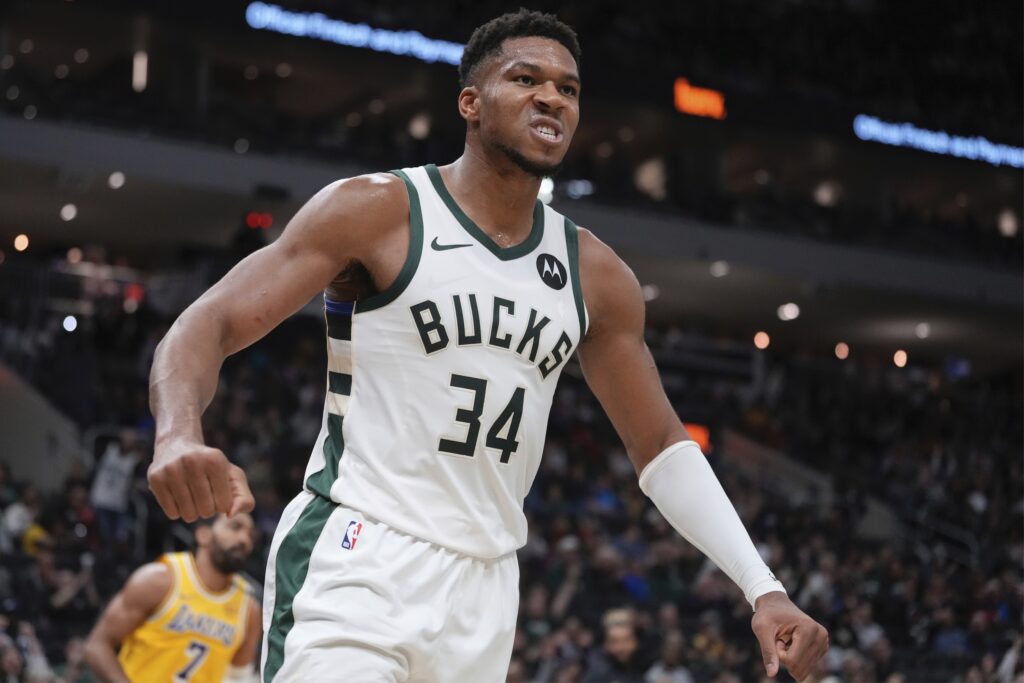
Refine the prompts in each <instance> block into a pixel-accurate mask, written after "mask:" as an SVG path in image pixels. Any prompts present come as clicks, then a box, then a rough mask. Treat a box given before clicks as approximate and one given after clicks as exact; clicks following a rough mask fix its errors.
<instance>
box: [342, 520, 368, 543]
mask: <svg viewBox="0 0 1024 683" xmlns="http://www.w3.org/2000/svg"><path fill="white" fill-rule="evenodd" d="M362 530H363V524H362V522H357V521H356V520H354V519H353V520H352V521H351V522H349V523H348V528H347V529H345V538H343V539H341V547H342V548H344V549H345V550H354V549H355V547H356V541H358V540H359V532H360V531H362Z"/></svg>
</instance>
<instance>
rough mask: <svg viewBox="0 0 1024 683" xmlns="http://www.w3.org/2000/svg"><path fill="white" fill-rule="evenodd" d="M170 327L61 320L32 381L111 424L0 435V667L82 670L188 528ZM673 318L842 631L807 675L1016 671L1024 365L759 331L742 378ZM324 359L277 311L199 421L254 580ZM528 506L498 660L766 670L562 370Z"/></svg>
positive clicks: (318, 343) (691, 401) (618, 676)
mask: <svg viewBox="0 0 1024 683" xmlns="http://www.w3.org/2000/svg"><path fill="white" fill-rule="evenodd" d="M166 325H167V321H166V320H163V319H162V318H161V316H159V315H157V314H155V313H154V312H152V311H149V310H147V307H146V306H145V305H143V307H142V308H141V309H139V310H138V311H136V312H135V313H134V314H132V315H129V314H126V313H124V312H123V310H121V311H116V310H115V309H113V308H111V309H110V310H109V311H107V312H106V313H105V314H103V313H97V315H96V316H95V317H94V319H93V320H92V321H91V322H90V321H85V322H83V324H82V326H81V327H80V328H79V329H78V330H77V331H76V333H75V334H73V335H67V334H65V335H59V336H58V337H57V339H67V338H73V337H77V339H76V341H74V342H73V343H74V345H75V346H74V348H73V349H69V348H64V347H59V346H58V347H55V348H56V349H57V350H56V351H55V353H57V354H60V355H64V356H65V357H64V359H63V362H65V363H75V362H76V361H77V359H78V357H79V355H81V354H85V355H89V356H91V361H90V362H91V368H92V370H91V371H90V374H89V375H88V380H87V381H88V383H89V385H90V391H88V392H85V393H83V394H76V393H75V392H66V393H65V394H61V395H60V396H58V395H57V394H55V393H53V392H54V391H56V390H58V389H60V388H61V387H59V386H56V385H53V386H50V385H47V384H46V383H45V382H42V383H40V384H39V387H40V389H42V390H43V391H45V392H48V393H50V395H51V396H52V397H55V398H56V402H57V403H58V404H60V405H62V407H63V409H64V410H65V411H66V412H67V413H68V414H70V415H75V416H77V418H76V419H78V421H79V424H80V425H81V426H83V427H96V426H97V425H105V427H102V428H99V429H94V430H92V432H91V433H93V434H95V435H96V436H94V437H93V440H92V441H91V442H89V443H86V444H84V446H83V450H82V452H81V453H80V454H79V455H78V456H77V457H75V458H74V459H73V460H74V462H72V463H70V465H69V469H68V473H67V476H66V478H65V480H64V481H63V483H62V484H61V485H60V486H57V487H54V488H53V489H51V490H48V491H45V492H43V491H40V489H39V488H38V486H37V485H35V484H33V483H31V482H27V481H25V480H24V479H22V478H21V475H19V471H18V463H19V462H20V461H21V459H22V458H30V457H35V455H36V454H10V455H6V454H5V458H4V461H3V465H2V466H0V634H2V635H0V665H2V671H3V676H5V677H6V678H3V677H0V681H2V682H3V683H14V682H18V683H21V682H25V681H30V682H32V683H43V682H47V683H52V682H55V681H62V682H71V681H87V680H90V678H89V673H88V672H87V671H85V670H84V669H83V664H82V659H81V642H82V641H81V639H82V637H83V636H84V635H85V634H86V633H87V632H88V630H89V628H90V627H91V625H92V623H93V622H94V620H95V618H96V616H97V614H98V611H99V610H100V609H101V607H102V605H103V604H104V602H105V601H106V600H107V599H109V597H110V596H111V595H112V594H113V593H114V592H115V591H116V590H117V589H119V588H120V586H121V585H122V583H123V581H124V579H125V578H126V577H127V575H128V574H129V573H130V572H131V570H132V569H133V568H134V567H136V566H138V565H139V564H141V563H142V562H145V561H147V560H149V559H152V558H153V557H155V556H156V555H157V554H158V553H159V552H161V551H164V550H168V549H172V548H180V547H182V544H183V543H184V542H186V541H187V533H186V532H185V530H184V529H183V528H182V527H181V526H180V525H176V524H170V523H168V522H167V521H166V520H165V519H164V517H163V516H162V515H161V514H160V513H159V510H158V509H157V508H156V507H155V503H154V502H153V499H152V497H151V496H149V495H148V494H147V492H146V487H145V468H146V465H147V462H148V458H149V454H150V448H151V446H150V444H149V443H148V442H147V439H149V438H150V435H151V429H152V420H151V418H150V416H149V413H148V409H147V406H146V402H145V396H146V375H147V370H148V366H149V362H150V360H151V356H152V352H153V348H154V347H155V343H156V341H157V340H158V339H159V337H160V335H161V334H162V333H163V331H164V330H165V329H166ZM0 333H2V330H0ZM685 339H686V335H683V334H681V333H680V332H679V331H678V330H658V331H651V333H650V335H649V343H650V345H651V347H652V349H654V351H655V353H656V355H657V357H658V359H659V362H660V363H661V365H662V369H663V374H664V381H665V386H666V390H667V391H668V393H669V396H670V398H671V399H672V401H673V404H674V406H675V408H676V409H677V411H678V412H679V414H680V415H682V416H684V418H686V419H687V420H688V421H695V422H700V423H702V424H705V425H706V426H708V428H709V429H710V433H711V435H712V439H711V447H710V448H709V449H708V451H709V457H710V458H711V459H712V464H713V465H714V467H715V468H716V471H717V472H718V474H719V476H720V478H721V479H722V480H723V483H724V485H725V488H726V490H727V491H728V492H729V494H730V496H731V498H732V500H733V502H734V504H735V505H736V507H737V509H738V510H739V512H740V515H741V517H742V518H743V520H744V521H745V523H746V524H747V527H748V529H749V530H750V532H751V535H752V536H753V537H754V539H755V540H756V542H757V543H758V546H759V549H760V551H761V552H762V554H763V555H764V557H765V559H766V560H767V561H768V563H769V564H770V565H771V566H772V568H773V570H774V571H775V573H776V575H778V576H779V578H780V579H781V580H782V581H783V583H784V584H785V585H786V586H787V589H788V591H789V593H790V595H791V596H792V597H793V599H794V600H795V601H796V602H797V604H798V605H800V606H801V607H803V608H804V609H805V610H807V611H808V612H809V613H810V614H811V615H812V616H813V617H814V618H816V619H817V620H819V621H820V622H821V623H823V624H824V625H825V626H826V627H828V628H829V630H830V632H831V638H832V648H831V650H830V652H829V654H828V656H827V657H826V659H825V660H823V661H822V664H821V666H820V668H819V670H818V671H817V672H816V673H815V675H814V680H815V681H818V682H819V683H826V682H827V683H862V682H867V681H885V682H886V683H918V682H927V681H942V682H943V683H945V682H952V681H962V682H964V683H967V682H970V683H1019V682H1020V681H1024V673H1022V672H1024V659H1022V653H1021V631H1022V623H1021V615H1022V609H1024V604H1022V597H1024V577H1022V562H1024V540H1022V535H1021V520H1022V515H1024V481H1022V471H1021V463H1020V459H1019V454H1020V451H1019V446H1020V443H1021V425H1020V420H1019V416H1020V414H1021V412H1022V411H1021V408H1022V405H1021V396H1022V390H1021V384H1020V378H1019V376H1018V375H1017V373H1016V372H1014V373H1012V374H1011V375H1010V376H1006V377H994V378H989V379H985V380H975V381H968V380H959V381H954V380H952V379H949V378H948V377H946V376H944V375H943V374H942V373H941V372H939V371H931V370H925V369H914V368H907V369H904V370H896V369H894V368H881V367H869V366H860V365H854V364H853V362H852V361H849V362H847V363H840V362H839V361H836V360H834V359H831V360H830V361H828V362H826V361H824V360H819V361H812V360H806V359H804V360H801V359H800V358H798V357H796V356H783V357H774V356H772V355H770V354H761V355H760V356H758V359H757V362H758V363H759V364H760V369H759V370H758V371H757V372H754V373H752V374H751V375H749V376H742V377H738V376H735V375H729V376H721V375H717V374H714V373H710V372H709V373H701V372H680V371H677V370H675V369H674V365H673V363H672V354H673V353H674V352H675V351H677V350H679V349H680V348H682V347H681V345H682V344H684V340H685ZM61 343H64V342H61ZM45 352H46V351H45V349H44V350H42V351H40V353H45ZM323 359H324V349H323V330H322V321H320V320H318V319H317V318H315V317H312V316H310V317H305V316H298V317H295V318H292V319H290V320H289V321H287V322H286V323H285V324H284V325H283V326H282V327H281V328H279V329H278V330H275V331H274V332H273V333H272V334H271V335H270V336H268V337H267V338H266V339H265V340H264V341H262V342H261V343H260V344H258V345H256V346H254V347H252V348H250V349H248V350H246V351H244V352H242V353H240V354H238V355H236V356H233V357H231V358H229V359H228V361H227V362H226V364H225V366H224V369H223V372H222V376H221V377H222V379H221V385H220V389H219V391H218V393H217V395H216V398H215V399H214V401H213V403H212V405H211V406H210V408H209V409H208V411H207V413H206V415H205V418H204V433H205V435H206V438H207V440H208V441H209V443H210V444H211V445H213V446H217V447H220V448H222V449H224V451H225V452H226V453H227V454H228V455H229V456H230V457H231V458H232V459H233V460H234V461H236V462H238V463H239V464H240V465H242V466H243V467H244V468H245V470H246V472H247V474H248V477H249V481H250V484H251V486H252V489H253V491H254V494H255V497H256V500H257V508H256V512H255V520H256V523H257V528H258V530H259V535H260V541H259V543H258V544H257V551H256V552H255V553H254V554H253V557H252V558H251V559H250V563H249V565H248V567H247V572H248V573H249V575H250V576H251V578H252V579H253V580H254V582H256V583H257V584H259V583H260V582H261V580H262V576H263V568H264V564H265V557H266V552H267V550H268V546H269V540H270V538H271V535H272V533H273V530H274V528H275V527H276V524H277V520H278V518H279V516H280V514H281V510H282V508H283V506H284V504H285V503H286V502H287V501H288V500H289V499H290V498H291V497H292V496H293V495H294V494H295V492H296V491H297V490H298V489H299V487H300V486H301V481H302V474H303V471H304V468H305V464H306V460H307V458H308V454H309V450H310V448H311V446H312V444H313V442H314V440H315V436H316V434H317V432H318V430H319V427H320V418H321V410H322V401H323V394H324V381H323V372H324V370H323V363H324V360H323ZM44 360H45V359H44ZM53 360H54V362H55V361H56V356H54V358H53ZM78 403H89V404H91V405H90V406H89V407H81V406H78V407H76V405H77V404H78ZM727 432H737V433H742V434H744V435H746V436H748V437H750V438H753V439H754V440H755V441H756V442H758V443H760V444H762V445H764V446H767V447H770V448H772V449H776V450H777V451H779V452H782V453H785V454H786V455H788V456H790V457H791V458H793V459H794V460H796V461H798V462H801V463H804V464H805V465H807V466H809V467H811V468H814V469H815V470H816V471H819V472H821V473H823V474H826V475H828V476H829V477H831V486H832V488H833V494H834V495H833V496H831V498H830V499H829V501H830V502H825V500H824V499H816V498H815V497H802V498H797V497H793V498H790V497H787V496H783V495H779V494H778V493H777V492H773V491H771V490H769V489H767V488H765V486H764V483H763V482H761V481H758V480H757V479H754V478H752V477H751V475H750V473H749V472H748V471H746V470H743V469H741V468H738V467H737V466H736V465H735V463H734V462H733V461H731V460H730V459H729V458H727V457H725V455H724V454H723V453H722V452H721V448H720V447H717V448H716V446H717V445H718V444H720V443H721V442H722V438H721V437H722V435H724V434H725V433H727ZM869 499H870V500H874V501H876V502H880V503H881V504H883V505H885V506H887V508H888V509H890V510H891V511H892V514H893V515H895V516H896V517H897V518H898V519H899V520H900V522H901V529H902V531H901V532H900V533H898V534H894V535H893V536H892V537H891V538H885V539H878V538H868V537H866V536H863V535H861V534H860V533H859V532H858V529H859V528H860V526H861V522H862V521H863V519H864V516H865V514H866V511H867V507H868V506H867V502H868V500H869ZM525 509H526V513H527V515H528V517H529V520H530V528H531V532H530V536H529V540H528V543H527V545H526V546H525V547H524V548H523V549H522V550H521V551H520V553H519V560H520V567H521V593H520V596H521V609H520V621H519V626H518V631H517V635H516V640H515V648H514V653H513V657H512V661H511V665H510V670H509V674H508V680H509V681H516V682H521V683H554V682H559V683H598V682H600V683H611V682H613V681H617V682H619V683H626V682H628V681H638V682H639V681H642V682H643V683H691V682H698V681H714V682H716V683H734V682H739V681H757V680H762V679H763V678H764V673H763V672H764V668H763V664H762V663H761V659H760V655H759V652H758V649H757V644H756V640H755V639H754V637H753V635H752V633H751V632H750V607H749V605H748V604H747V603H746V601H745V600H744V598H743V596H742V594H741V593H740V591H739V590H738V589H736V588H735V587H734V586H733V585H732V583H731V582H730V581H729V580H728V579H727V578H726V577H725V576H724V575H723V574H722V573H721V572H720V571H718V570H717V569H716V568H714V566H713V565H711V564H710V563H709V562H708V561H707V560H705V559H704V558H703V556H702V555H701V554H700V553H699V552H698V551H696V550H695V549H694V548H693V547H692V546H690V545H689V544H688V543H686V542H685V541H683V540H682V539H680V538H679V537H678V535H677V534H676V532H675V531H673V530H672V529H671V528H670V527H669V526H668V524H667V523H666V522H665V521H664V519H662V518H661V517H660V515H659V514H658V513H657V511H656V510H655V509H654V508H653V507H652V505H651V504H650V502H649V501H648V500H647V499H646V497H644V496H643V494H642V493H641V491H640V490H639V488H638V486H637V484H636V473H635V472H634V471H633V468H632V465H631V464H630V462H629V460H628V458H627V457H626V455H625V453H624V452H623V451H622V447H621V445H620V444H619V441H618V439H617V438H616V437H615V435H614V432H613V430H612V428H611V426H610V424H609V423H608V422H607V420H606V419H605V418H604V416H603V413H602V412H601V409H600V407H599V406H598V404H597V403H596V401H595V400H594V398H593V397H592V396H591V395H590V393H589V391H588V390H587V389H586V387H585V385H584V384H583V382H582V381H581V380H580V379H579V378H578V373H577V372H576V371H575V370H574V368H572V367H570V368H569V369H568V370H567V372H566V376H565V377H564V378H563V380H562V384H561V386H560V388H559V390H558V392H557V393H556V397H555V402H554V406H553V410H552V415H551V422H550V428H549V438H548V443H547V446H546V450H545V454H544V458H543V461H542V464H541V468H540V471H539V473H538V475H537V479H536V481H535V483H534V486H533V489H532V491H531V493H530V495H529V496H528V498H527V500H526V504H525ZM951 529H956V530H959V531H960V532H962V533H960V534H959V535H957V534H954V533H952V532H951V531H950V530H951ZM965 538H966V539H967V541H964V539H965Z"/></svg>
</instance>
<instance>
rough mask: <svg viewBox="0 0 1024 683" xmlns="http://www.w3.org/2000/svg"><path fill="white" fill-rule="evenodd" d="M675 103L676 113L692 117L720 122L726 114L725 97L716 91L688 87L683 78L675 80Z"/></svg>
mask: <svg viewBox="0 0 1024 683" xmlns="http://www.w3.org/2000/svg"><path fill="white" fill-rule="evenodd" d="M675 103H676V109H677V110H678V111H680V112H682V113H683V114H690V115H692V116H704V117H706V118H709V119H718V120H721V119H724V118H725V117H726V114H727V112H726V111H725V95H723V94H722V93H721V92H720V91H718V90H712V89H710V88H698V87H696V86H693V85H690V82H689V81H688V80H686V79H685V78H677V79H676V84H675Z"/></svg>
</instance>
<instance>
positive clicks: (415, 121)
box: [409, 112, 430, 140]
mask: <svg viewBox="0 0 1024 683" xmlns="http://www.w3.org/2000/svg"><path fill="white" fill-rule="evenodd" d="M409 135H410V136H412V138H413V139H415V140H426V139H427V136H428V135H430V114H428V113H427V112H420V113H419V114H416V116H413V117H412V118H411V119H410V120H409Z"/></svg>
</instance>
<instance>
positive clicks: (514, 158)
mask: <svg viewBox="0 0 1024 683" xmlns="http://www.w3.org/2000/svg"><path fill="white" fill-rule="evenodd" d="M497 148H498V150H500V151H501V153H502V154H504V155H505V156H506V157H508V160H509V161H511V162H512V163H513V164H515V165H516V166H518V167H519V169H520V170H521V171H523V172H524V173H527V174H529V175H532V176H533V177H534V178H540V179H544V178H552V177H554V176H555V175H557V174H558V172H559V171H561V170H562V164H563V163H564V162H565V160H564V159H563V160H562V161H559V162H558V163H555V164H544V163H540V162H536V161H530V160H529V159H527V158H526V157H525V156H523V154H522V153H521V152H520V151H519V150H517V149H513V148H511V147H509V146H508V145H506V144H503V143H500V142H499V143H498V145H497Z"/></svg>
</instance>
